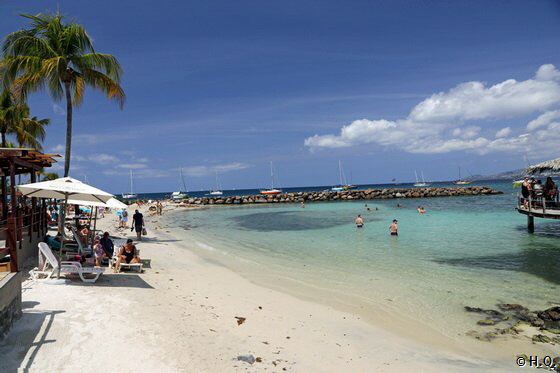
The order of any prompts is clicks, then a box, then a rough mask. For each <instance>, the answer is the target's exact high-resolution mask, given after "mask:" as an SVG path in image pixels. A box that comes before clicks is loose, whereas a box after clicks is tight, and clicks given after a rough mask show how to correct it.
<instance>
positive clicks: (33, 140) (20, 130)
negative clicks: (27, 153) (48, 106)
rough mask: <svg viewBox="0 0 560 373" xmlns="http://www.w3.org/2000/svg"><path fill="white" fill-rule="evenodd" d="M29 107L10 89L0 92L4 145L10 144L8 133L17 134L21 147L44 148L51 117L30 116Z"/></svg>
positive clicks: (0, 121)
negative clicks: (46, 129)
mask: <svg viewBox="0 0 560 373" xmlns="http://www.w3.org/2000/svg"><path fill="white" fill-rule="evenodd" d="M29 115H30V114H29V107H28V106H27V104H25V103H22V102H19V101H18V100H16V99H15V97H14V95H13V94H12V92H11V91H10V90H9V89H4V90H3V91H2V94H0V134H1V139H2V147H3V148H5V147H7V146H8V143H7V141H6V135H9V134H13V135H15V137H16V139H17V142H18V144H19V146H20V147H24V146H29V147H32V148H35V149H38V150H42V146H41V142H42V141H43V140H44V139H45V126H46V125H48V124H49V122H50V120H49V119H37V117H33V118H29Z"/></svg>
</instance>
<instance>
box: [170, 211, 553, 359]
mask: <svg viewBox="0 0 560 373" xmlns="http://www.w3.org/2000/svg"><path fill="white" fill-rule="evenodd" d="M206 207H208V206H204V207H202V208H206ZM212 207H215V206H212ZM247 207H249V206H247ZM251 207H252V206H251ZM169 213H170V214H175V213H181V211H180V210H178V209H176V210H174V211H170V212H169ZM165 229H167V230H170V233H169V234H171V235H173V236H174V237H177V238H181V239H185V235H187V236H189V235H190V236H191V238H193V239H194V241H195V244H196V243H198V242H197V241H196V240H197V239H202V240H204V239H203V238H201V237H200V235H198V236H194V235H192V233H188V232H187V233H185V232H183V231H181V232H178V231H176V230H174V229H173V228H172V227H166V228H165ZM177 229H180V228H177ZM202 244H203V245H204V246H206V247H202V248H197V249H196V251H195V255H197V256H199V257H201V258H202V259H205V260H207V261H209V262H210V263H212V264H215V263H217V264H219V265H220V266H223V267H224V268H226V269H228V270H230V271H232V272H234V273H235V274H237V275H239V276H241V277H242V278H243V279H245V280H246V281H249V282H250V283H251V284H252V285H254V286H258V287H264V288H267V289H271V290H273V291H277V292H280V293H282V294H287V295H289V296H292V297H295V298H297V299H300V300H302V301H305V302H312V303H315V304H319V305H322V306H324V307H328V308H332V309H335V310H338V311H340V312H343V313H347V314H350V315H354V316H355V317H357V318H358V319H359V320H362V321H364V322H366V323H368V324H369V325H371V326H373V327H376V328H380V329H381V330H383V331H384V332H387V333H389V334H390V335H392V336H395V337H398V338H402V339H403V340H407V341H409V342H412V343H413V344H416V345H417V346H422V348H427V347H428V348H431V349H432V350H434V351H441V352H445V353H450V354H458V355H461V356H464V357H469V358H475V359H477V360H481V361H484V360H493V361H500V362H501V363H510V362H512V363H513V362H515V357H516V355H518V354H520V353H526V354H529V352H530V351H532V352H533V354H534V355H543V354H548V355H551V356H552V355H554V354H556V352H555V349H554V346H552V345H543V344H539V345H535V344H532V343H531V341H530V336H531V334H532V333H534V332H535V331H534V330H532V329H528V330H524V332H523V333H522V335H520V336H519V337H528V338H529V340H521V339H497V340H494V341H492V342H485V341H479V340H476V339H474V338H473V337H471V336H468V332H469V330H464V332H463V333H462V334H463V335H458V336H455V337H453V336H451V335H446V334H443V333H442V332H441V331H440V330H437V329H436V328H434V327H433V326H432V325H430V324H429V323H428V322H426V320H423V319H420V318H415V317H413V315H411V314H406V313H404V312H402V311H401V310H399V309H398V306H397V305H395V304H394V303H392V301H391V302H387V301H388V300H389V299H382V298H383V297H380V298H379V299H377V301H378V303H375V302H373V301H372V300H371V299H362V300H360V299H359V298H360V296H358V295H357V294H343V293H341V291H340V289H337V290H333V289H327V288H324V287H323V288H319V287H316V284H313V285H312V284H309V283H304V282H301V281H300V280H298V279H288V278H282V279H280V278H278V276H276V274H275V273H268V272H267V271H265V272H260V273H256V272H255V270H251V269H250V267H251V266H254V265H255V263H249V264H247V263H243V264H242V265H239V263H237V264H238V265H237V266H234V265H232V264H231V262H230V263H228V264H226V263H225V261H226V260H228V257H226V256H224V255H222V254H217V255H216V254H215V253H214V249H209V248H208V247H207V245H206V243H204V242H202ZM210 247H211V246H210ZM261 280H262V281H261ZM465 314H466V312H465ZM472 329H476V321H473V324H472ZM529 350H530V351H529Z"/></svg>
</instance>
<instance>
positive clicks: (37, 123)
mask: <svg viewBox="0 0 560 373" xmlns="http://www.w3.org/2000/svg"><path fill="white" fill-rule="evenodd" d="M49 123H50V119H48V118H45V119H37V117H32V118H29V116H26V117H25V118H23V120H22V121H21V122H19V124H18V125H17V127H16V128H15V131H14V134H15V135H16V139H17V141H18V144H19V146H20V147H24V146H29V147H30V148H34V149H37V150H39V151H42V150H43V146H42V145H41V143H42V142H43V140H44V139H45V135H46V133H45V126H46V125H48V124H49Z"/></svg>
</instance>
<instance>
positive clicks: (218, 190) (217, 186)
mask: <svg viewBox="0 0 560 373" xmlns="http://www.w3.org/2000/svg"><path fill="white" fill-rule="evenodd" d="M209 194H210V195H211V196H221V195H223V194H224V192H222V191H221V190H220V184H219V183H218V171H216V189H214V190H211V191H210V193H209Z"/></svg>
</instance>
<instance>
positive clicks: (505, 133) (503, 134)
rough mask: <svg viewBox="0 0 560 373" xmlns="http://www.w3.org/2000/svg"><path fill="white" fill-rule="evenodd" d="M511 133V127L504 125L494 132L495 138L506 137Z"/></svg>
mask: <svg viewBox="0 0 560 373" xmlns="http://www.w3.org/2000/svg"><path fill="white" fill-rule="evenodd" d="M510 134H511V127H504V128H502V129H501V130H499V131H498V132H496V138H501V137H508V136H509V135H510Z"/></svg>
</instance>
